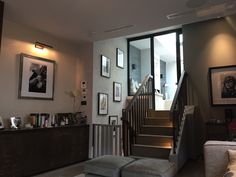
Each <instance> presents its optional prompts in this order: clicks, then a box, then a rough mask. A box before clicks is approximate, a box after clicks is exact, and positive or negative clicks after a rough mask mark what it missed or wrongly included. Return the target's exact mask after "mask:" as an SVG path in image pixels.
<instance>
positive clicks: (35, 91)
mask: <svg viewBox="0 0 236 177" xmlns="http://www.w3.org/2000/svg"><path fill="white" fill-rule="evenodd" d="M20 56H21V57H20V78H19V98H29V99H46V100H53V94H54V93H53V92H54V73H55V61H52V60H48V59H44V58H40V57H35V56H31V55H27V54H21V55H20Z"/></svg>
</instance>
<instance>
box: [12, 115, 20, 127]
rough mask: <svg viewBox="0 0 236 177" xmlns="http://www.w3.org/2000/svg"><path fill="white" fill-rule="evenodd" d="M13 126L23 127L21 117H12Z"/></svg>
mask: <svg viewBox="0 0 236 177" xmlns="http://www.w3.org/2000/svg"><path fill="white" fill-rule="evenodd" d="M10 122H11V128H13V129H19V128H21V118H20V117H11V118H10Z"/></svg>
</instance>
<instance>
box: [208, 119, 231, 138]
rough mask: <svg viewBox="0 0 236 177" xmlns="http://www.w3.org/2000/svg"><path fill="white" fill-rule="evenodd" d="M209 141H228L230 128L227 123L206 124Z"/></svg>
mask: <svg viewBox="0 0 236 177" xmlns="http://www.w3.org/2000/svg"><path fill="white" fill-rule="evenodd" d="M206 133H207V140H222V141H225V140H228V139H229V134H228V128H227V125H226V124H225V123H212V122H207V123H206Z"/></svg>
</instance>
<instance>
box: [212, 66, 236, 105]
mask: <svg viewBox="0 0 236 177" xmlns="http://www.w3.org/2000/svg"><path fill="white" fill-rule="evenodd" d="M209 81H210V94H211V105H212V106H224V105H225V106H229V105H236V65H231V66H221V67H212V68H209Z"/></svg>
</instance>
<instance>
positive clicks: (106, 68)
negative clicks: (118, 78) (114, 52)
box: [101, 55, 111, 78]
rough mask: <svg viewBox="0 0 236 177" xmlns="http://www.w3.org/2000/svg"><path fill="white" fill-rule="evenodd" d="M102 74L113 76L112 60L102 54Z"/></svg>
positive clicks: (108, 76)
mask: <svg viewBox="0 0 236 177" xmlns="http://www.w3.org/2000/svg"><path fill="white" fill-rule="evenodd" d="M101 76H103V77H107V78H110V76H111V60H110V58H108V57H106V56H104V55H101Z"/></svg>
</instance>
